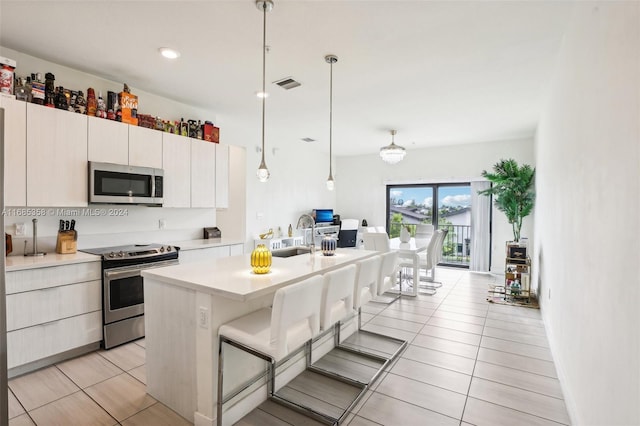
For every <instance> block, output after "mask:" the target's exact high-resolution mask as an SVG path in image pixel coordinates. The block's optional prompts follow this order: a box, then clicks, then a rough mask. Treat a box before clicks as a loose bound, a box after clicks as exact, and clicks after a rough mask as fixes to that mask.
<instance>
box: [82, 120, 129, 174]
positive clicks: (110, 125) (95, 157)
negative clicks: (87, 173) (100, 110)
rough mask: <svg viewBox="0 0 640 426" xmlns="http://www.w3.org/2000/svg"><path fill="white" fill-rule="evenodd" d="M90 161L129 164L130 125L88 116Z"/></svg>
mask: <svg viewBox="0 0 640 426" xmlns="http://www.w3.org/2000/svg"><path fill="white" fill-rule="evenodd" d="M87 125H88V149H89V161H100V162H103V163H114V164H129V126H128V125H126V124H122V123H120V122H117V121H112V120H105V119H104V118H97V117H87Z"/></svg>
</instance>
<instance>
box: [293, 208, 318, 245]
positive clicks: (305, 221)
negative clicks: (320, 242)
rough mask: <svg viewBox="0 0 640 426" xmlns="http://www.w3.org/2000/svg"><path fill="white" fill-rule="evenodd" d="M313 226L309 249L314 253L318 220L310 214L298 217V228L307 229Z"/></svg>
mask: <svg viewBox="0 0 640 426" xmlns="http://www.w3.org/2000/svg"><path fill="white" fill-rule="evenodd" d="M309 226H311V242H310V243H309V249H310V250H311V254H312V255H313V254H314V253H315V252H316V221H315V219H314V218H313V217H312V216H311V215H310V214H306V213H305V214H303V215H302V216H300V217H299V218H298V224H297V225H296V229H300V228H301V227H302V229H306V228H308V227H309Z"/></svg>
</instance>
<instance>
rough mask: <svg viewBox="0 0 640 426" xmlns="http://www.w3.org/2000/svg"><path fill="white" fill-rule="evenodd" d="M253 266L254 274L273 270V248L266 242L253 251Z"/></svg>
mask: <svg viewBox="0 0 640 426" xmlns="http://www.w3.org/2000/svg"><path fill="white" fill-rule="evenodd" d="M251 268H252V269H253V273H254V274H266V273H268V272H269V271H270V270H271V250H269V249H268V248H267V246H265V245H264V244H258V246H257V247H256V248H255V249H254V250H253V251H252V252H251Z"/></svg>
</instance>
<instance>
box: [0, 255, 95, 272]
mask: <svg viewBox="0 0 640 426" xmlns="http://www.w3.org/2000/svg"><path fill="white" fill-rule="evenodd" d="M84 262H100V256H96V255H95V254H89V253H83V252H80V251H79V252H76V253H69V254H58V253H47V254H46V255H44V256H7V260H6V265H7V267H6V270H7V272H10V271H20V270H23V269H33V268H46V267H49V266H60V265H68V264H72V263H84Z"/></svg>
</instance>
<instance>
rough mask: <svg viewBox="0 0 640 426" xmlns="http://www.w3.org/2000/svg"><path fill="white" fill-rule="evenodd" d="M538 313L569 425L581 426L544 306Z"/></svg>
mask: <svg viewBox="0 0 640 426" xmlns="http://www.w3.org/2000/svg"><path fill="white" fill-rule="evenodd" d="M540 313H541V314H542V323H543V324H544V329H545V332H546V333H547V342H549V349H550V351H551V356H552V357H553V364H554V365H555V367H556V373H557V374H558V381H559V382H560V389H562V396H563V398H564V405H565V406H566V408H567V414H568V415H569V420H570V424H572V425H578V424H582V423H580V422H579V416H578V408H577V406H576V403H575V399H574V397H573V393H572V392H571V389H570V387H569V386H568V384H567V383H568V380H567V375H566V373H565V370H564V367H563V365H562V361H561V359H560V357H559V356H558V351H557V349H556V348H555V345H554V342H555V340H554V339H553V331H552V330H551V326H550V325H549V319H548V318H547V317H546V315H545V309H544V305H540Z"/></svg>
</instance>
